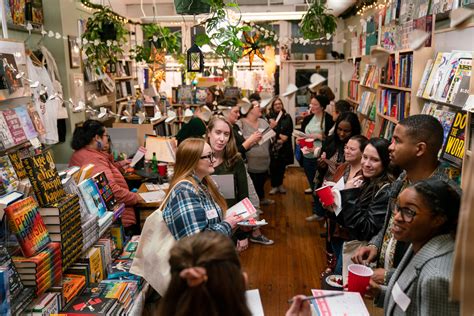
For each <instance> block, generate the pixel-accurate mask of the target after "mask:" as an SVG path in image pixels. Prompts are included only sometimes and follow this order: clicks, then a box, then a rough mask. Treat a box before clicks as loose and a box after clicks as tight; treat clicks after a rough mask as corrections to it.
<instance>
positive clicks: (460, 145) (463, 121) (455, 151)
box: [441, 111, 467, 168]
mask: <svg viewBox="0 0 474 316" xmlns="http://www.w3.org/2000/svg"><path fill="white" fill-rule="evenodd" d="M466 125H467V112H464V111H457V112H456V115H455V116H454V122H453V124H452V125H451V129H450V130H449V134H448V138H447V139H446V143H445V144H444V146H443V150H442V154H441V158H442V159H444V160H446V161H448V162H450V163H452V164H454V165H455V166H456V167H458V168H461V167H462V160H463V158H464V141H465V128H466Z"/></svg>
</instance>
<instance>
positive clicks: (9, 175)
mask: <svg viewBox="0 0 474 316" xmlns="http://www.w3.org/2000/svg"><path fill="white" fill-rule="evenodd" d="M0 178H1V183H0V185H1V187H0V190H2V192H3V194H0V195H4V194H6V193H7V192H11V191H14V190H16V189H17V188H18V184H19V182H18V177H17V175H16V173H15V169H14V168H13V165H12V163H11V161H10V159H9V158H8V156H2V157H0Z"/></svg>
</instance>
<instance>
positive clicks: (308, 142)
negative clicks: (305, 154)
mask: <svg viewBox="0 0 474 316" xmlns="http://www.w3.org/2000/svg"><path fill="white" fill-rule="evenodd" d="M304 142H305V145H306V147H308V149H313V147H314V139H312V138H306V139H305V140H304Z"/></svg>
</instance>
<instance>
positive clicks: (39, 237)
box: [5, 196, 50, 257]
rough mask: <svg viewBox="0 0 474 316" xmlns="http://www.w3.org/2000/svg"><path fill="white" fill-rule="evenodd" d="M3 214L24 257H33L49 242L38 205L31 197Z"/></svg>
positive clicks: (20, 201) (18, 202) (7, 209)
mask: <svg viewBox="0 0 474 316" xmlns="http://www.w3.org/2000/svg"><path fill="white" fill-rule="evenodd" d="M5 213H6V214H7V216H8V222H9V225H10V229H11V231H12V232H13V233H15V236H16V238H17V240H18V243H19V244H20V247H21V251H22V252H23V255H24V256H25V257H31V256H33V255H34V254H36V253H37V252H38V251H40V250H41V249H43V248H44V247H45V246H46V245H47V244H48V243H49V242H50V238H49V233H48V230H47V228H46V225H45V224H44V222H43V219H42V218H41V215H40V213H39V211H38V204H37V203H36V201H35V199H33V197H32V196H29V197H27V198H26V199H23V200H19V201H17V202H15V203H13V204H11V205H9V206H8V207H7V208H6V209H5Z"/></svg>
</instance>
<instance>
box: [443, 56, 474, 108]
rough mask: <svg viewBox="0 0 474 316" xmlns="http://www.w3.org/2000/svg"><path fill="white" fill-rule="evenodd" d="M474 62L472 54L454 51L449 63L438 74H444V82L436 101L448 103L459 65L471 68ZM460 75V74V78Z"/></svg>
mask: <svg viewBox="0 0 474 316" xmlns="http://www.w3.org/2000/svg"><path fill="white" fill-rule="evenodd" d="M471 62H472V53H471V52H464V51H453V52H452V53H451V54H450V55H449V58H448V60H447V62H446V63H445V64H444V65H443V66H440V67H439V68H438V72H440V73H441V74H442V80H441V82H440V83H439V87H438V89H437V90H436V94H435V96H434V98H435V100H437V101H440V102H447V101H446V100H447V97H448V92H449V89H450V86H451V84H452V83H453V80H454V78H455V75H456V73H457V70H458V68H459V65H462V66H466V67H467V66H470V64H471ZM459 74H460V73H458V76H459Z"/></svg>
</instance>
